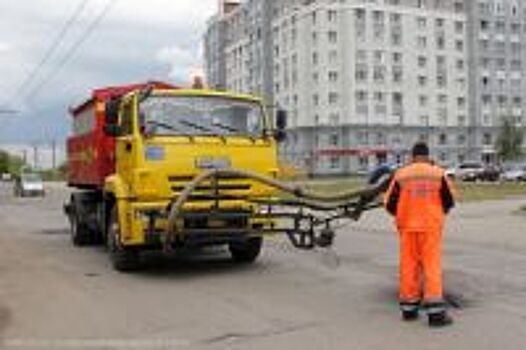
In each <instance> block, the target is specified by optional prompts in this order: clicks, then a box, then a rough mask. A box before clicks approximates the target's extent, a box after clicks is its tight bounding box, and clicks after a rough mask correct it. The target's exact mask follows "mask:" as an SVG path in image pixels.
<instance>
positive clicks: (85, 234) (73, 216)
mask: <svg viewBox="0 0 526 350" xmlns="http://www.w3.org/2000/svg"><path fill="white" fill-rule="evenodd" d="M69 222H70V234H71V242H72V243H73V245H75V246H77V247H80V246H83V245H86V244H88V243H90V231H89V229H88V227H87V226H86V225H85V224H83V223H81V222H80V220H79V217H78V211H77V210H76V208H75V206H73V211H72V213H70V215H69Z"/></svg>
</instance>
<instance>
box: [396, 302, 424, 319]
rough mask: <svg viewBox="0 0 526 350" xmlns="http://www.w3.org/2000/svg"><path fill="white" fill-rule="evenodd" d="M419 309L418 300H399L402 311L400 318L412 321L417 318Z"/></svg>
mask: <svg viewBox="0 0 526 350" xmlns="http://www.w3.org/2000/svg"><path fill="white" fill-rule="evenodd" d="M419 309H420V302H419V301H417V302H400V310H401V311H402V320H404V321H414V320H416V319H418V311H419Z"/></svg>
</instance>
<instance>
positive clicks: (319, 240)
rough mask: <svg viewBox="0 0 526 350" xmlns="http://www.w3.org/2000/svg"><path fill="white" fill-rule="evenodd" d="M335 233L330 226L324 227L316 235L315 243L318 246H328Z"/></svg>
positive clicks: (331, 242) (332, 240) (330, 244)
mask: <svg viewBox="0 0 526 350" xmlns="http://www.w3.org/2000/svg"><path fill="white" fill-rule="evenodd" d="M335 236H336V234H335V233H334V231H333V230H331V229H330V228H325V229H323V230H321V231H320V234H319V236H318V237H316V245H317V246H318V247H320V248H328V247H330V246H332V244H333V243H334V237H335Z"/></svg>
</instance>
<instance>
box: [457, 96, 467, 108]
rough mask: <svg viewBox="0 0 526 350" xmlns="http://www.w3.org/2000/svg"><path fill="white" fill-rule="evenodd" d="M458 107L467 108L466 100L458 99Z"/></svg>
mask: <svg viewBox="0 0 526 350" xmlns="http://www.w3.org/2000/svg"><path fill="white" fill-rule="evenodd" d="M457 106H458V108H464V107H466V99H465V98H464V97H459V98H457Z"/></svg>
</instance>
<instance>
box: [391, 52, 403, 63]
mask: <svg viewBox="0 0 526 350" xmlns="http://www.w3.org/2000/svg"><path fill="white" fill-rule="evenodd" d="M393 63H402V53H400V52H394V53H393Z"/></svg>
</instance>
